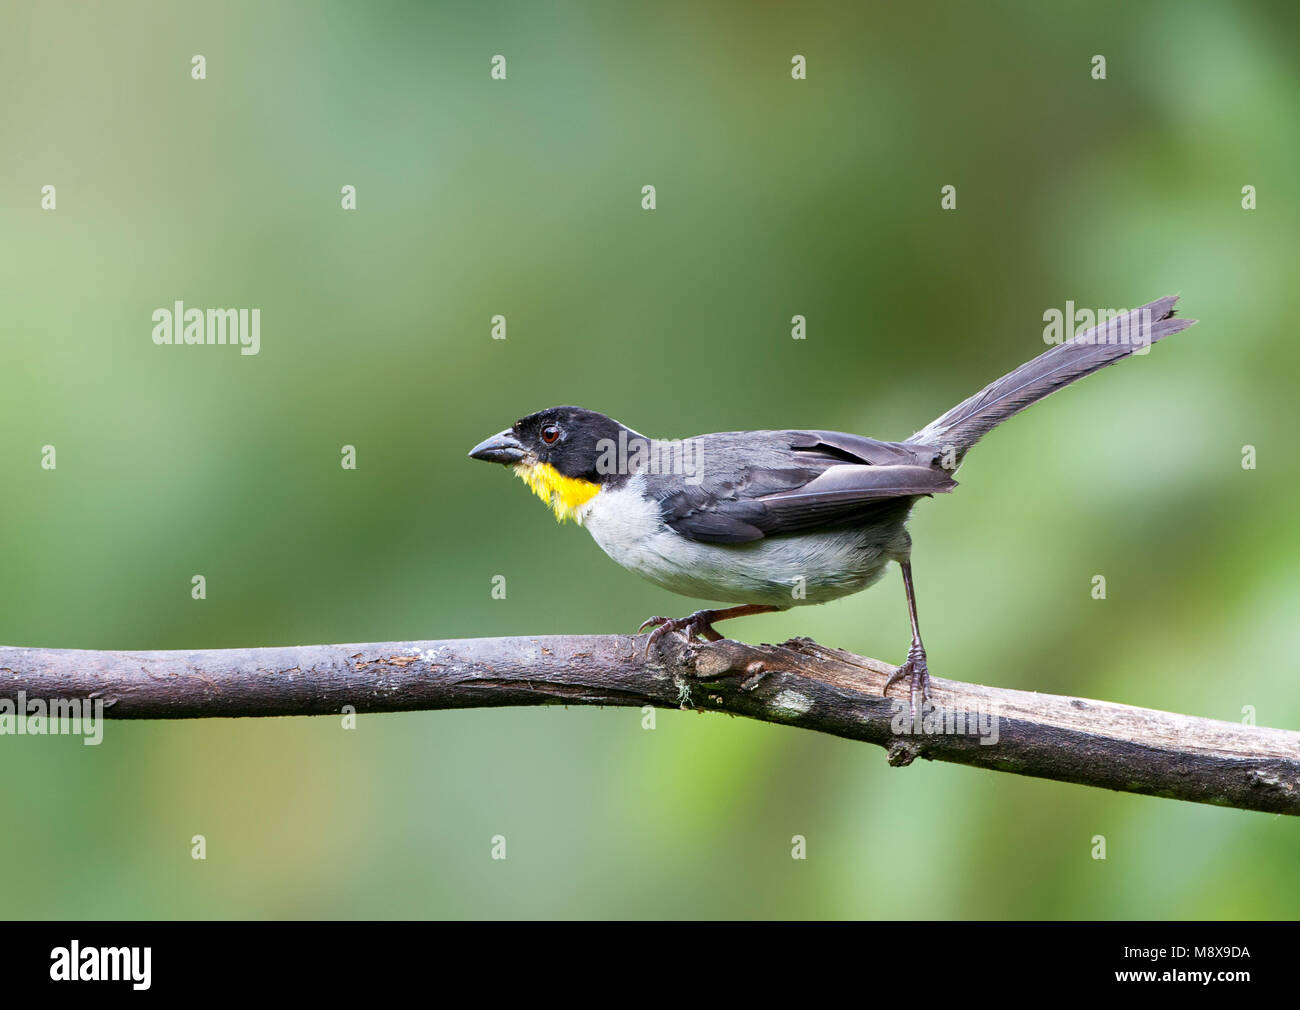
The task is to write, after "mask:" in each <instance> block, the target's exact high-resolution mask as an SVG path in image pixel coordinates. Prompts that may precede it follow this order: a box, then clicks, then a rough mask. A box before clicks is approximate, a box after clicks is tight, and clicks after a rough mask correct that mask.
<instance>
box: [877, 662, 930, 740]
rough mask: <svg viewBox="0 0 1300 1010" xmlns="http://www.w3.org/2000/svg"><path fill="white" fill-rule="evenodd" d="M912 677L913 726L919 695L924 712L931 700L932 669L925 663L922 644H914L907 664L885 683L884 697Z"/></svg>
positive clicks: (882, 692)
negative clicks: (894, 687)
mask: <svg viewBox="0 0 1300 1010" xmlns="http://www.w3.org/2000/svg"><path fill="white" fill-rule="evenodd" d="M908 677H910V678H911V679H912V684H911V687H912V690H911V697H910V701H911V711H912V724H913V725H915V724H916V699H917V696H918V695H919V696H920V698H921V710H922V712H924V710H925V704H926V702H928V701H929V700H930V668H929V666H927V665H926V662H925V646H923V645H922V644H921V643H920V642H913V643H912V647H911V648H910V649H908V650H907V662H905V663H904V664H903V665H902V666H900V667H899V668H898V669H897V670H895V671H894V672H893V673H892V674H891V675H890V677H889V679H888V680H887V681H885V686H884V688H883V689H882V690H881V692H880V694H881V696H882V697H884V696H887V695H888V694H889V689H890V688H891V687H892V686H893V685H894V684H896V683H897V682H898V681H900V680H904V679H905V678H908Z"/></svg>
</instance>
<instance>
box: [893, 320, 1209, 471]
mask: <svg viewBox="0 0 1300 1010" xmlns="http://www.w3.org/2000/svg"><path fill="white" fill-rule="evenodd" d="M1176 301H1178V296H1177V295H1170V296H1169V297H1168V298H1161V299H1158V300H1157V301H1154V302H1151V303H1150V304H1147V305H1143V306H1142V307H1141V308H1138V309H1134V310H1133V311H1132V312H1128V313H1126V314H1124V315H1123V316H1119V317H1117V318H1115V319H1111V320H1109V321H1107V322H1106V323H1104V324H1103V325H1101V326H1095V327H1093V328H1092V329H1091V330H1088V332H1087V333H1083V334H1080V335H1079V336H1077V337H1074V338H1072V339H1070V340H1067V341H1066V342H1065V343H1062V344H1058V345H1057V346H1055V347H1053V348H1052V349H1051V350H1048V351H1045V352H1043V353H1042V354H1040V355H1039V356H1038V357H1036V358H1034V359H1033V360H1032V361H1027V362H1025V364H1023V365H1021V366H1020V367H1019V368H1017V369H1016V370H1015V371H1014V372H1010V373H1008V374H1006V375H1004V376H1002V378H1000V379H998V380H997V381H996V382H993V383H990V384H989V385H987V386H985V387H984V388H983V389H981V390H980V391H979V392H978V393H976V394H975V395H974V396H972V397H970V398H969V399H967V400H963V401H962V402H961V403H959V404H957V406H955V407H953V408H952V410H950V411H948V413H946V414H944V415H943V416H942V417H939V418H936V419H935V420H933V421H931V422H930V423H929V424H927V425H926V426H925V427H924V428H922V429H921V430H920V431H918V432H917V433H916V434H915V435H913V436H912V437H911V438H909V439H908V440H907V441H908V442H909V443H913V444H918V445H927V446H935V447H936V448H941V449H942V448H947V447H952V448H953V449H955V450H957V455H958V459H960V458H961V457H962V456H964V455H965V454H966V450H967V449H969V448H970V447H971V446H973V445H974V444H975V443H976V442H978V441H979V440H980V438H981V437H983V435H984V434H985V433H987V432H989V431H991V430H992V429H993V428H995V427H997V425H999V424H1001V423H1002V422H1003V421H1005V420H1006V419H1007V418H1008V417H1010V416H1011V415H1012V414H1015V413H1018V412H1019V411H1022V410H1024V409H1025V408H1026V407H1028V406H1029V405H1030V404H1031V403H1036V402H1037V401H1039V400H1041V399H1042V398H1043V397H1045V396H1047V395H1049V394H1050V393H1054V392H1056V391H1057V390H1058V389H1060V388H1061V387H1062V386H1068V385H1069V384H1070V383H1071V382H1074V381H1075V380H1076V379H1082V378H1083V377H1084V376H1085V375H1090V374H1092V373H1093V372H1095V371H1097V369H1099V368H1104V367H1106V366H1107V365H1109V364H1111V363H1112V362H1115V361H1119V359H1120V358H1126V357H1128V356H1129V355H1130V354H1132V353H1133V352H1134V351H1135V350H1140V349H1141V348H1142V347H1144V346H1147V345H1149V344H1154V343H1155V342H1156V341H1157V340H1162V339H1164V338H1165V337H1167V336H1169V335H1170V334H1171V333H1177V332H1178V331H1179V330H1185V329H1187V327H1189V326H1191V325H1192V324H1193V323H1194V322H1196V320H1195V319H1177V318H1175V317H1174V303H1175V302H1176Z"/></svg>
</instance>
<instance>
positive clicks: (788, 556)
mask: <svg viewBox="0 0 1300 1010" xmlns="http://www.w3.org/2000/svg"><path fill="white" fill-rule="evenodd" d="M643 484H644V478H643V477H641V476H633V477H632V478H630V479H629V480H628V481H627V483H626V484H625V485H624V486H623V487H621V488H618V489H616V490H610V489H605V490H602V491H601V492H600V493H599V494H598V495H596V496H595V497H594V498H592V499H591V501H589V502H588V503H587V504H586V505H584V506H582V508H581V509H580V511H579V515H577V516H576V518H577V520H578V522H580V523H581V524H582V525H583V526H585V527H586V528H587V530H588V531H589V532H590V533H591V535H592V538H593V539H594V540H595V541H596V543H597V544H599V545H600V548H601V550H603V551H604V552H605V553H606V554H608V555H609V556H610V557H611V558H612V559H613V560H614V561H617V562H618V563H619V564H620V565H622V566H623V567H624V568H626V569H628V570H629V571H632V572H636V574H638V575H640V576H642V577H643V578H646V579H649V580H650V581H651V582H653V583H655V584H656V585H660V586H662V587H663V588H665V589H668V590H671V591H672V592H675V593H681V594H682V595H683V596H694V597H698V598H700V599H705V600H719V601H723V602H726V603H763V604H768V605H769V606H776V607H782V608H785V607H797V606H801V605H805V604H811V603H825V602H826V601H827V600H833V599H836V598H838V597H840V596H847V595H848V594H849V593H856V592H858V591H859V590H862V589H866V588H867V587H868V586H869V585H871V584H872V583H873V582H875V581H876V580H877V579H879V578H880V576H881V574H883V571H884V568H885V565H886V564H888V562H889V561H890V560H892V559H893V558H894V556H895V551H896V550H898V549H900V548H901V549H902V550H903V551H905V550H906V546H905V543H906V536H907V534H906V533H905V532H903V531H902V527H901V524H900V526H899V527H898V530H897V531H896V532H895V531H883V532H882V531H877V532H874V533H873V532H871V531H866V530H862V529H843V530H834V531H824V532H813V533H801V534H787V535H785V536H779V537H767V538H765V539H762V540H756V541H754V542H753V543H748V544H702V543H697V542H696V541H694V540H688V539H687V538H686V537H683V536H682V535H680V534H679V533H676V532H674V531H673V530H672V529H670V528H669V527H667V526H665V525H664V524H663V522H662V521H661V519H660V516H659V508H658V505H657V504H656V503H655V502H653V501H651V500H649V499H647V498H645V497H644V496H643V494H642V487H643ZM899 534H901V536H902V538H903V543H902V544H900V543H898V542H897V538H898V535H899Z"/></svg>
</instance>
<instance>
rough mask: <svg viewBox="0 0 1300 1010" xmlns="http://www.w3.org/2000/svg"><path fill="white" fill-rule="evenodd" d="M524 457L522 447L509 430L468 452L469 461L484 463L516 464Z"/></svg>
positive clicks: (524, 452) (524, 453)
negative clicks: (474, 460)
mask: <svg viewBox="0 0 1300 1010" xmlns="http://www.w3.org/2000/svg"><path fill="white" fill-rule="evenodd" d="M525 455H526V451H525V449H524V447H523V446H522V445H520V444H519V439H517V438H515V433H514V432H513V431H511V430H510V429H509V428H507V429H506V430H505V431H503V432H501V434H499V435H493V436H492V437H491V438H489V439H487V440H486V441H484V442H480V443H479V444H478V445H476V446H474V448H473V449H471V450H470V451H469V458H470V459H481V460H483V462H485V463H518V462H519V461H520V460H521V459H523V458H524V456H525Z"/></svg>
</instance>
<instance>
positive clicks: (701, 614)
mask: <svg viewBox="0 0 1300 1010" xmlns="http://www.w3.org/2000/svg"><path fill="white" fill-rule="evenodd" d="M713 617H714V612H713V611H712V610H697V611H695V613H693V614H691V615H690V616H689V617H678V618H672V617H652V618H650V619H649V620H648V621H646V622H644V623H643V624H642V625H641V627H639V628H637V629H636V630H637V632H638V633H640V632H642V631H645V629H646V628H654V630H653V631H652V632H650V636H649V637H648V638H647V639H646V643H645V651H646V655H649V654H650V647H651V646H652V645H654V644H655V642H657V641H659V639H661V638H663V637H664V635H667V634H668V633H669V632H674V631H678V632H681V633H682V634H684V635H685V636H686V641H688V642H689V641H690V640H691V639H693V638H694V637H695V636H696V635H699V636H700V637H701V638H705V639H707V640H708V641H710V642H719V641H721V640H722V636H721V635H719V634H718V633H717V632H716V631H714V630H713Z"/></svg>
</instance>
